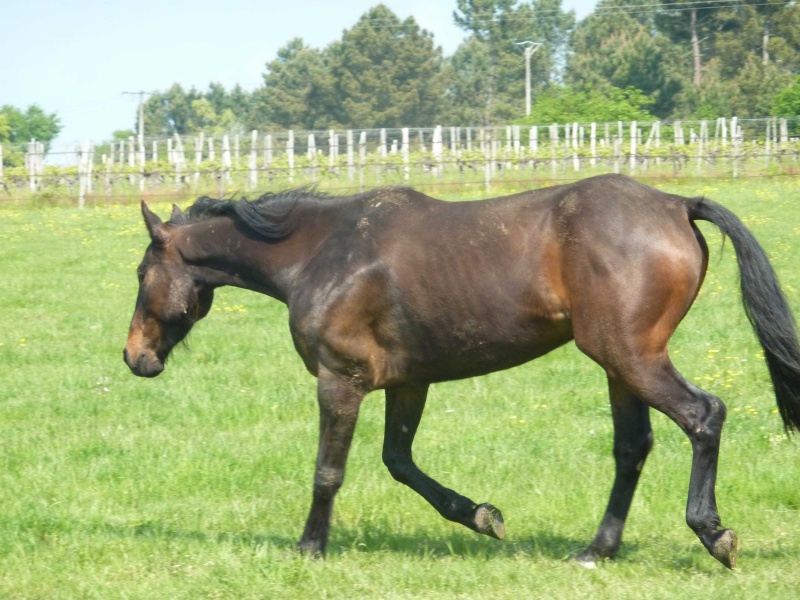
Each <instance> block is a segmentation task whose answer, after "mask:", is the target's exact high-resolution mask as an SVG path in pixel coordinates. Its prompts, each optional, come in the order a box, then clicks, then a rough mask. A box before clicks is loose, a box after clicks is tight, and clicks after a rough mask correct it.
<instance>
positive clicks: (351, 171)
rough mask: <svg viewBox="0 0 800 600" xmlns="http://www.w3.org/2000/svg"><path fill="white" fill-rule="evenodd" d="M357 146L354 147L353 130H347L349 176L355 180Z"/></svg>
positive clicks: (351, 179)
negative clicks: (355, 152)
mask: <svg viewBox="0 0 800 600" xmlns="http://www.w3.org/2000/svg"><path fill="white" fill-rule="evenodd" d="M354 151H355V148H353V130H352V129H348V130H347V177H348V179H349V180H350V181H353V178H354V175H355V156H354Z"/></svg>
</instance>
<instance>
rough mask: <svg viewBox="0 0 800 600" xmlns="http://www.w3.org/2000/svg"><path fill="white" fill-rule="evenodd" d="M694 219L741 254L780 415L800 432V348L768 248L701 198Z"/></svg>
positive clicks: (747, 298)
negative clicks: (712, 228)
mask: <svg viewBox="0 0 800 600" xmlns="http://www.w3.org/2000/svg"><path fill="white" fill-rule="evenodd" d="M689 218H690V219H692V220H696V219H701V220H703V221H710V222H711V223H714V225H716V226H717V227H719V228H720V231H722V234H723V235H727V236H728V237H729V238H730V239H731V242H732V243H733V248H734V250H735V251H736V260H737V261H738V263H739V271H740V273H741V285H742V303H743V304H744V310H745V312H746V313H747V317H748V318H749V319H750V323H751V324H752V325H753V329H754V330H755V332H756V335H757V336H758V341H759V342H760V343H761V347H762V348H763V349H764V357H765V358H766V360H767V366H768V367H769V374H770V376H771V377H772V385H773V387H774V388H775V397H776V399H777V401H778V410H779V411H780V413H781V417H783V424H784V426H785V427H786V430H787V431H789V432H791V431H792V430H793V429H794V430H800V347H799V346H798V342H797V332H796V331H795V323H794V317H793V316H792V311H791V309H790V308H789V304H788V303H787V302H786V297H785V296H784V295H783V292H782V291H781V287H780V284H779V283H778V278H777V277H776V275H775V271H773V270H772V265H770V264H769V260H768V259H767V255H766V253H765V252H764V250H763V248H761V246H760V245H759V243H758V242H757V241H756V238H755V237H753V234H752V233H750V231H749V230H748V229H747V227H745V226H744V224H743V223H742V222H741V221H740V220H739V218H738V217H737V216H736V215H734V214H733V213H732V212H731V211H729V210H728V209H727V208H725V207H724V206H721V205H719V204H717V203H716V202H712V201H710V200H706V199H705V198H700V199H698V200H695V203H694V204H690V205H689Z"/></svg>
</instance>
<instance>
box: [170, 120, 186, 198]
mask: <svg viewBox="0 0 800 600" xmlns="http://www.w3.org/2000/svg"><path fill="white" fill-rule="evenodd" d="M173 159H174V160H175V189H180V185H181V182H182V181H183V166H184V162H185V160H184V159H185V157H184V155H183V142H182V141H181V136H180V135H178V134H177V133H176V134H175V150H173Z"/></svg>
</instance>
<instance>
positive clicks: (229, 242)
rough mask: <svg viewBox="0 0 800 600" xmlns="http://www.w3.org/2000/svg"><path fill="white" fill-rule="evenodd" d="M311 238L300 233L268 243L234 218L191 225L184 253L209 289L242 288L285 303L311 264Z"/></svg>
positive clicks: (184, 233)
mask: <svg viewBox="0 0 800 600" xmlns="http://www.w3.org/2000/svg"><path fill="white" fill-rule="evenodd" d="M307 237H308V232H305V231H302V230H300V231H295V232H293V233H292V235H290V236H288V237H287V238H286V239H282V240H278V241H266V240H264V239H261V238H259V236H258V235H256V234H250V233H248V231H247V229H246V228H244V227H243V226H241V225H239V226H237V224H236V222H234V220H233V219H232V218H230V217H214V218H211V219H208V220H206V221H201V222H199V223H193V224H191V225H188V226H187V227H186V229H185V230H184V231H183V236H182V238H183V239H182V240H181V248H180V250H181V253H182V254H183V255H184V256H185V257H186V258H187V260H188V261H189V262H190V263H191V264H193V265H195V266H196V267H197V268H199V269H201V271H202V275H203V277H204V278H205V279H206V282H207V283H208V284H209V285H212V286H214V287H219V286H223V285H232V286H236V287H241V288H245V289H249V290H253V291H256V292H260V293H263V294H267V295H269V296H272V297H273V298H277V299H278V300H281V301H283V302H285V301H286V298H287V297H288V293H289V288H290V286H291V281H292V279H293V278H294V276H295V274H296V273H297V271H298V269H300V268H302V264H304V262H303V261H304V260H307V257H306V256H305V251H304V249H305V248H307V247H308V244H307V241H306V240H305V238H307Z"/></svg>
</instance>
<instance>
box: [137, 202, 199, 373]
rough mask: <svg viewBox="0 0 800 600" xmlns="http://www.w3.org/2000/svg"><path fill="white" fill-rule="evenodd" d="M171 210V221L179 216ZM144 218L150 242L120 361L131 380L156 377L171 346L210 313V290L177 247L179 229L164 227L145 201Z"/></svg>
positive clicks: (139, 272) (141, 267) (169, 225)
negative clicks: (128, 368) (138, 377)
mask: <svg viewBox="0 0 800 600" xmlns="http://www.w3.org/2000/svg"><path fill="white" fill-rule="evenodd" d="M175 210H176V211H177V212H176V213H175V212H174V213H173V217H176V216H180V211H178V209H177V207H176V209H175ZM142 214H143V215H144V222H145V225H146V226H147V231H148V232H149V233H150V240H151V243H150V246H149V247H148V248H147V251H146V252H145V255H144V259H143V260H142V263H141V264H140V265H139V268H138V270H137V273H138V276H139V295H138V297H137V298H136V310H135V312H134V313H133V319H131V326H130V330H129V331H128V342H127V344H125V350H124V351H123V357H124V359H125V364H127V365H128V366H129V367H130V369H131V371H133V373H134V374H135V375H138V376H140V377H155V376H156V375H158V374H159V373H161V371H163V370H164V362H165V361H166V359H167V357H168V356H169V353H170V352H171V351H172V349H173V348H174V347H175V345H176V344H177V343H178V342H180V341H181V340H183V338H185V337H186V335H187V334H188V333H189V331H190V330H191V328H192V326H193V325H194V324H195V323H196V322H197V321H199V320H200V319H202V318H203V317H204V316H206V315H207V314H208V311H209V310H210V309H211V303H212V301H213V299H214V290H213V288H212V287H210V286H207V285H203V284H202V283H201V282H198V281H197V280H196V277H195V276H193V273H194V272H195V270H193V269H192V267H191V266H190V265H187V264H186V263H185V262H184V260H183V257H182V255H181V253H180V251H179V249H178V248H177V244H176V237H177V236H176V234H177V230H178V228H179V226H174V225H172V224H170V223H167V224H165V223H163V222H162V221H161V219H159V218H158V216H157V215H156V214H155V213H153V212H151V211H150V209H149V208H147V205H146V204H145V203H144V202H142ZM173 220H174V219H173Z"/></svg>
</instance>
